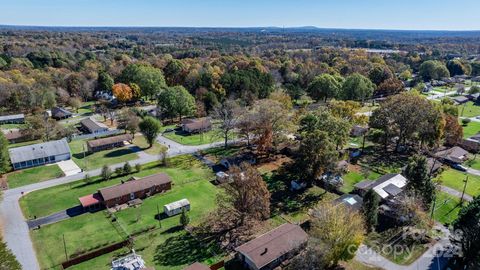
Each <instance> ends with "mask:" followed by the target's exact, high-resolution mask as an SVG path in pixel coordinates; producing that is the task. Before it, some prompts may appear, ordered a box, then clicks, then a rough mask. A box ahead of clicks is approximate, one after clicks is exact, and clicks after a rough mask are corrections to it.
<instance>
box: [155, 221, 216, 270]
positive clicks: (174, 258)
mask: <svg viewBox="0 0 480 270" xmlns="http://www.w3.org/2000/svg"><path fill="white" fill-rule="evenodd" d="M174 228H175V227H174ZM172 229H173V228H172ZM202 242H203V241H202ZM203 244H204V245H203V246H202V245H200V243H199V241H197V240H196V239H195V238H194V237H193V236H191V235H190V234H180V235H176V236H173V237H170V238H168V239H167V240H165V242H164V243H162V244H161V245H158V246H157V247H156V250H155V255H154V261H155V263H156V264H159V265H165V266H177V265H184V264H191V263H193V262H203V261H205V260H207V259H209V258H211V257H212V254H211V252H210V248H209V247H208V246H210V245H212V244H213V243H205V242H204V243H203ZM205 245H206V246H205Z"/></svg>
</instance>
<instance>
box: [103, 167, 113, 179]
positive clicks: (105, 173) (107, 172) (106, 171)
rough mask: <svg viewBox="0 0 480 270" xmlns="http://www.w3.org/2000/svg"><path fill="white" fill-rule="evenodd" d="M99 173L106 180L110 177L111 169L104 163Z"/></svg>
mask: <svg viewBox="0 0 480 270" xmlns="http://www.w3.org/2000/svg"><path fill="white" fill-rule="evenodd" d="M101 175H102V179H103V180H105V181H107V180H109V179H110V178H111V177H112V170H111V169H110V168H109V167H108V166H107V165H104V166H103V167H102V172H101Z"/></svg>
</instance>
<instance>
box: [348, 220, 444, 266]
mask: <svg viewBox="0 0 480 270" xmlns="http://www.w3.org/2000/svg"><path fill="white" fill-rule="evenodd" d="M435 228H436V229H438V230H440V231H442V233H443V237H442V238H441V239H438V241H437V242H436V243H435V245H433V246H432V247H430V248H429V249H428V250H427V251H426V252H425V253H424V254H423V255H422V256H421V257H420V258H418V259H417V260H416V261H414V262H413V263H412V264H410V265H398V264H396V263H393V262H391V261H389V260H388V259H386V258H384V257H382V256H381V255H379V254H378V253H377V252H375V251H374V250H372V249H371V248H368V247H367V246H365V245H362V246H361V247H360V248H359V250H358V251H357V254H356V256H355V259H356V260H358V261H360V262H362V263H365V264H367V265H371V266H376V267H380V268H383V269H386V270H430V269H431V270H438V269H444V268H445V266H446V263H447V262H448V258H449V256H450V255H451V254H450V253H449V251H450V240H449V237H450V231H449V230H448V229H447V228H445V227H444V226H442V225H440V224H437V225H436V226H435Z"/></svg>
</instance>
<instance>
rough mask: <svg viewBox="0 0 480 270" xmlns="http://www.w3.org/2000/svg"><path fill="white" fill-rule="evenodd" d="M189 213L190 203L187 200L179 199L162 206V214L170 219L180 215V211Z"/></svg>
mask: <svg viewBox="0 0 480 270" xmlns="http://www.w3.org/2000/svg"><path fill="white" fill-rule="evenodd" d="M183 209H185V210H186V211H190V202H189V201H188V200H187V199H181V200H179V201H176V202H172V203H169V204H166V205H164V206H163V212H164V213H165V214H166V215H167V216H169V217H171V216H175V215H178V214H180V213H182V210H183Z"/></svg>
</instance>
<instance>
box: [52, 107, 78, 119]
mask: <svg viewBox="0 0 480 270" xmlns="http://www.w3.org/2000/svg"><path fill="white" fill-rule="evenodd" d="M72 116H73V114H72V113H71V112H70V111H68V110H66V109H64V108H61V107H54V108H52V118H53V119H56V120H61V119H67V118H70V117H72Z"/></svg>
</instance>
